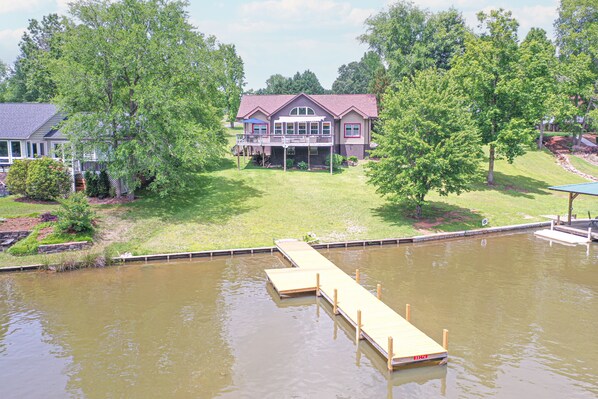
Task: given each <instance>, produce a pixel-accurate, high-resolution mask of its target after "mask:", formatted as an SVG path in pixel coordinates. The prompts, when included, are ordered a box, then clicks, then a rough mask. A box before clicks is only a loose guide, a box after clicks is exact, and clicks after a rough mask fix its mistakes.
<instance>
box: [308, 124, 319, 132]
mask: <svg viewBox="0 0 598 399" xmlns="http://www.w3.org/2000/svg"><path fill="white" fill-rule="evenodd" d="M314 126H315V128H316V133H313V127H314ZM309 134H312V135H317V134H320V124H319V123H318V122H310V123H309Z"/></svg>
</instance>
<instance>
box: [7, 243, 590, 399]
mask: <svg viewBox="0 0 598 399" xmlns="http://www.w3.org/2000/svg"><path fill="white" fill-rule="evenodd" d="M323 254H324V255H325V256H327V257H328V258H329V259H331V260H332V261H333V262H334V263H336V264H337V265H338V266H339V267H341V268H342V269H343V270H344V271H346V272H347V273H349V274H351V275H352V274H353V272H354V269H355V268H356V267H359V268H360V271H361V279H362V282H363V284H364V285H365V286H366V287H367V288H368V289H370V290H371V291H372V292H375V290H376V284H377V283H381V284H382V291H383V293H382V295H383V300H384V301H385V302H386V303H387V304H389V305H390V306H391V307H393V308H394V309H395V310H396V311H397V312H398V313H399V314H401V315H404V309H405V304H406V303H409V304H411V309H412V322H413V323H414V324H415V325H416V326H417V327H418V328H420V329H421V330H422V331H423V332H425V333H426V334H428V335H429V336H430V337H432V338H433V339H435V340H437V341H438V342H441V338H442V329H443V328H447V329H448V330H449V331H450V338H449V363H448V365H447V366H434V367H426V368H419V369H412V370H403V371H398V372H395V373H393V374H389V373H388V372H387V371H386V368H385V367H386V363H385V360H384V359H383V358H381V357H380V356H378V355H377V354H376V352H375V351H374V350H373V349H372V348H371V347H370V346H368V344H367V343H365V342H361V343H360V344H359V346H356V345H355V343H354V341H353V340H354V330H353V329H352V328H350V327H349V326H348V325H347V324H346V323H345V322H344V321H343V320H342V318H340V317H338V316H337V317H333V316H332V315H331V309H330V307H329V306H328V305H327V304H326V303H324V302H323V301H322V300H316V299H315V298H314V297H312V296H305V297H300V298H293V299H284V300H280V299H279V298H278V297H277V296H276V295H275V294H274V293H273V291H272V289H271V288H270V287H268V286H267V285H266V282H265V274H264V272H263V270H264V269H265V268H273V267H287V265H286V264H285V263H284V262H283V261H282V260H281V258H280V257H279V256H278V255H274V256H269V255H259V256H258V255H256V256H247V257H243V256H241V257H234V258H221V259H216V260H213V261H201V262H193V263H180V262H176V263H175V262H171V263H170V264H147V265H145V264H139V265H130V266H124V267H111V268H106V269H101V270H83V271H77V272H69V273H57V274H48V273H41V272H39V273H38V272H36V273H22V274H10V275H0V398H63V397H87V398H121V397H122V398H125V397H126V398H166V397H174V398H212V397H219V398H415V397H417V398H433V397H446V398H457V397H459V398H483V397H488V398H490V397H491V398H497V397H499V398H514V397H521V398H595V397H598V245H596V244H593V246H590V247H589V248H586V247H584V246H577V247H567V246H563V245H559V244H553V245H550V243H548V242H547V241H544V240H541V239H538V238H535V237H534V236H533V235H532V234H529V233H519V234H511V235H504V236H494V237H485V238H479V237H477V238H471V239H464V240H454V241H444V242H434V243H427V244H418V245H401V246H398V247H396V246H389V247H380V248H368V249H348V250H330V251H324V252H323Z"/></svg>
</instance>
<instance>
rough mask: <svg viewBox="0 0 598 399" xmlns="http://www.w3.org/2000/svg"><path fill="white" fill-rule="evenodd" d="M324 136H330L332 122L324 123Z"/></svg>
mask: <svg viewBox="0 0 598 399" xmlns="http://www.w3.org/2000/svg"><path fill="white" fill-rule="evenodd" d="M322 134H325V135H328V136H330V122H324V123H322Z"/></svg>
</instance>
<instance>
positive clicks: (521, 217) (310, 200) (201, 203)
mask: <svg viewBox="0 0 598 399" xmlns="http://www.w3.org/2000/svg"><path fill="white" fill-rule="evenodd" d="M483 172H484V171H483V170H480V177H479V183H477V184H476V185H475V187H474V190H473V191H471V192H468V193H465V194H463V195H461V196H454V195H452V196H449V197H439V196H437V195H431V196H430V197H429V201H430V202H429V203H428V204H427V206H425V207H424V219H423V220H420V221H418V220H416V219H414V218H413V217H412V214H413V212H412V210H411V209H406V208H405V207H403V206H399V205H395V204H392V203H389V202H387V201H386V200H385V199H383V198H381V197H380V196H378V195H377V194H376V193H375V191H374V188H373V187H371V186H370V185H368V184H366V177H365V174H364V168H363V164H361V165H359V166H357V167H351V168H348V169H343V170H342V171H341V172H338V173H335V174H334V175H332V176H331V175H330V174H329V173H327V172H324V171H321V172H303V171H289V172H286V173H285V172H283V171H282V170H275V169H262V168H259V167H255V166H251V165H242V170H240V171H238V170H237V169H236V159H233V158H232V157H228V158H227V159H224V160H222V162H221V163H220V165H218V166H217V168H216V169H215V170H213V171H210V172H206V173H202V174H196V175H192V176H189V178H188V181H189V182H190V184H189V187H188V188H186V189H184V190H182V191H181V192H179V193H177V194H173V195H171V196H168V197H166V198H161V197H159V196H157V195H153V194H147V193H139V196H140V197H141V198H140V199H138V200H137V201H135V202H133V203H130V204H126V205H114V206H102V207H96V209H97V210H98V212H99V214H100V215H101V220H100V239H99V244H98V246H99V247H100V248H104V247H110V248H111V249H114V250H116V251H117V252H119V253H123V252H131V253H133V254H147V253H161V252H179V251H198V250H206V249H217V248H240V247H254V246H267V245H272V242H273V240H274V239H277V238H284V237H294V238H301V237H303V236H304V235H305V234H306V233H307V232H314V233H315V234H316V235H317V236H318V237H319V238H320V239H321V240H322V241H340V240H351V239H363V238H372V239H376V238H385V237H402V236H410V235H416V234H422V232H433V231H451V230H459V229H473V228H479V227H481V220H482V219H483V218H488V219H489V221H490V225H491V226H499V225H508V224H517V223H527V222H533V221H541V220H546V219H544V218H543V217H542V216H541V215H550V214H557V213H561V214H564V213H565V212H566V206H567V199H566V194H561V193H556V192H552V191H549V190H547V189H546V187H548V186H551V185H559V184H569V183H577V182H582V181H583V179H581V178H580V177H579V176H577V175H574V174H572V173H569V172H566V171H565V170H563V169H562V168H560V167H559V166H558V165H557V164H556V162H555V161H554V158H553V157H552V155H550V154H549V153H548V152H538V151H536V152H530V153H528V154H527V155H525V156H523V157H521V158H518V159H517V160H516V161H515V163H514V164H513V165H509V164H507V163H506V162H504V161H498V162H497V165H496V174H495V176H496V182H497V185H496V186H494V187H488V186H487V185H486V184H485V183H484V173H483ZM13 204H14V203H13V202H12V201H11V200H10V199H3V200H0V215H4V214H5V213H6V212H5V209H11V211H10V215H11V216H16V215H17V214H19V213H18V212H19V211H18V210H16V209H14V205H13ZM20 205H21V204H19V206H20ZM575 207H576V211H578V212H579V213H580V214H581V215H585V214H586V213H587V211H588V210H589V211H591V212H592V214H596V213H598V202H597V201H596V200H595V199H593V198H582V197H580V198H579V199H577V200H576V202H575ZM33 208H34V209H35V210H36V211H40V210H41V208H39V206H37V205H36V206H35V207H33V206H32V209H33ZM42 208H43V207H42ZM20 209H21V210H20V211H21V212H22V214H27V213H31V212H33V211H32V210H30V209H27V208H20ZM39 259H40V258H39V257H24V258H15V257H12V256H9V255H6V254H0V265H3V266H5V265H12V264H28V263H35V262H36V261H39Z"/></svg>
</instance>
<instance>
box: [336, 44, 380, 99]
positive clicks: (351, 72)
mask: <svg viewBox="0 0 598 399" xmlns="http://www.w3.org/2000/svg"><path fill="white" fill-rule="evenodd" d="M383 68H384V65H383V64H382V60H381V59H380V56H379V55H378V54H376V53H375V52H373V51H368V52H367V53H365V54H364V55H363V57H362V58H361V60H359V61H354V62H350V63H349V64H344V65H341V67H340V68H339V69H338V77H337V78H336V80H335V81H334V83H333V84H332V92H333V93H334V94H365V93H371V92H372V90H373V86H374V81H375V78H376V74H377V73H378V71H379V70H380V69H383Z"/></svg>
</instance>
